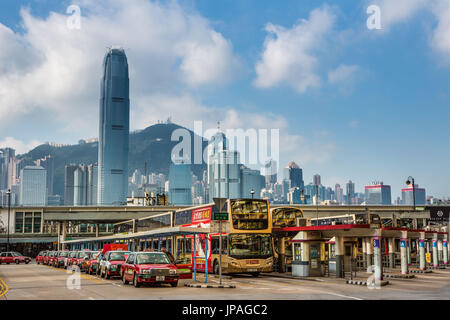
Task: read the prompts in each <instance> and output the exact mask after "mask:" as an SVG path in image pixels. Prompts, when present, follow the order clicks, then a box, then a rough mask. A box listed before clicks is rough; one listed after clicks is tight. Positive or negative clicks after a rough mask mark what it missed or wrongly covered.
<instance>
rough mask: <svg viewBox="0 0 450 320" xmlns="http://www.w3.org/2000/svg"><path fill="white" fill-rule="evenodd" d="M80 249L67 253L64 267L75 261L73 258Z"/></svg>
mask: <svg viewBox="0 0 450 320" xmlns="http://www.w3.org/2000/svg"><path fill="white" fill-rule="evenodd" d="M77 252H78V251H69V253H68V254H67V257H66V258H64V269H67V267H69V266H71V265H72V263H73V260H74V259H75V257H76V256H77Z"/></svg>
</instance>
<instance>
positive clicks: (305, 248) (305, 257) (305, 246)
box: [301, 241, 310, 277]
mask: <svg viewBox="0 0 450 320" xmlns="http://www.w3.org/2000/svg"><path fill="white" fill-rule="evenodd" d="M301 246H302V253H301V259H302V264H301V265H302V272H301V274H302V276H304V277H309V267H310V266H309V264H310V261H309V252H310V250H309V249H310V245H309V242H307V241H305V242H302V244H301Z"/></svg>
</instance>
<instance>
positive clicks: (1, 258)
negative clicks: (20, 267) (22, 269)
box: [0, 251, 31, 264]
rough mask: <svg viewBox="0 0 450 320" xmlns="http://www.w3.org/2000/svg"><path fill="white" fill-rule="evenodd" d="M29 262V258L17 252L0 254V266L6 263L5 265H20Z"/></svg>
mask: <svg viewBox="0 0 450 320" xmlns="http://www.w3.org/2000/svg"><path fill="white" fill-rule="evenodd" d="M30 261H31V258H30V257H26V256H24V255H23V254H21V253H19V252H15V251H10V252H2V253H0V264H2V263H6V264H10V263H16V264H20V263H25V264H29V263H30Z"/></svg>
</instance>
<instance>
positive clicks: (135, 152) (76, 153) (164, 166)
mask: <svg viewBox="0 0 450 320" xmlns="http://www.w3.org/2000/svg"><path fill="white" fill-rule="evenodd" d="M180 128H182V129H186V128H184V127H181V126H179V125H176V124H173V123H167V124H156V125H153V126H150V127H147V128H146V129H144V130H141V131H137V132H132V133H130V147H129V157H128V171H129V172H128V173H129V176H130V175H131V174H132V173H133V171H134V170H135V169H138V170H139V171H141V173H144V167H145V162H147V174H149V173H151V172H155V173H163V174H165V175H166V176H167V175H168V174H169V166H170V163H171V152H172V149H173V147H174V146H175V145H176V144H178V143H179V142H178V141H171V136H172V132H173V131H174V130H176V129H180ZM186 130H188V129H186ZM188 131H189V133H190V135H191V154H194V143H193V142H194V140H193V139H192V137H193V135H194V133H193V132H192V131H190V130H188ZM202 141H203V140H202ZM202 144H203V146H202V150H204V148H205V147H206V146H207V141H203V143H202ZM46 155H51V156H53V157H54V166H55V167H54V172H55V173H54V185H53V191H54V194H59V195H64V167H65V166H66V165H67V164H91V163H96V162H97V158H98V142H93V143H81V144H77V145H70V146H64V147H55V146H51V145H49V144H43V145H40V146H38V147H36V148H34V149H33V150H31V151H29V152H28V153H26V154H23V155H19V156H18V158H19V159H21V160H22V161H24V163H28V162H30V163H31V161H33V160H37V159H40V158H43V157H45V156H46ZM27 160H28V161H27ZM191 169H192V172H193V173H194V174H195V175H196V176H197V177H198V178H199V179H201V178H202V175H203V171H204V170H206V164H205V163H202V164H196V165H194V164H193V165H192V166H191Z"/></svg>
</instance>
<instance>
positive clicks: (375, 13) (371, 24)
mask: <svg viewBox="0 0 450 320" xmlns="http://www.w3.org/2000/svg"><path fill="white" fill-rule="evenodd" d="M366 13H367V14H370V16H369V17H368V18H367V21H366V25H367V29H369V30H374V29H375V30H380V29H381V9H380V7H379V6H377V5H374V4H372V5H370V6H368V7H367V10H366Z"/></svg>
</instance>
